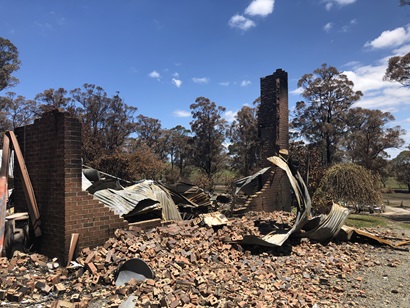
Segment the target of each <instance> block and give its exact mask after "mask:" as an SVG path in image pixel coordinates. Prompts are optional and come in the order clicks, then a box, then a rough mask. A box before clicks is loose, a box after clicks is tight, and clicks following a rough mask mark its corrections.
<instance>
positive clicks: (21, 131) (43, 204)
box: [14, 69, 291, 260]
mask: <svg viewBox="0 0 410 308" xmlns="http://www.w3.org/2000/svg"><path fill="white" fill-rule="evenodd" d="M258 125H259V139H260V142H261V150H260V155H261V159H262V162H263V164H264V166H263V167H270V166H272V164H271V163H270V162H269V161H268V160H267V158H268V157H271V156H275V155H278V153H279V150H283V149H286V150H287V149H288V143H289V142H288V82H287V73H286V72H285V71H283V70H282V69H278V70H276V72H275V73H273V74H272V75H269V76H266V77H263V78H261V104H260V108H259V114H258ZM16 135H17V139H18V142H19V144H20V145H21V150H22V153H23V155H24V157H25V162H26V166H27V169H28V171H29V173H30V178H31V181H32V185H33V191H34V192H35V196H36V198H37V203H38V205H39V211H40V213H41V220H42V221H43V223H42V226H41V228H42V236H41V237H40V238H38V243H36V244H37V245H36V246H38V248H39V249H38V250H39V252H40V253H43V254H45V255H53V256H56V257H58V258H59V259H61V260H66V258H67V255H68V254H69V250H70V244H71V237H72V235H73V234H74V233H76V234H79V235H80V236H79V240H78V246H77V249H78V250H81V249H83V248H85V247H95V246H98V245H102V244H104V242H105V241H106V240H107V239H108V238H110V237H111V236H112V234H113V233H114V231H115V230H116V229H126V228H127V227H128V222H127V221H126V220H124V219H123V218H121V217H120V216H119V215H117V214H116V213H114V212H113V211H112V210H110V208H108V207H106V206H105V205H104V204H102V203H101V202H100V201H99V200H97V199H95V198H93V195H92V194H90V193H88V192H87V191H83V190H82V161H81V124H80V122H79V120H78V119H76V118H72V117H70V116H69V114H68V113H65V112H61V111H59V110H53V111H50V112H47V113H45V114H44V115H43V116H42V117H41V118H40V119H37V120H35V122H34V124H32V125H28V126H25V127H20V128H17V129H16ZM17 167H18V166H17ZM15 174H16V177H15V196H14V198H15V204H16V207H15V211H16V212H24V211H26V208H25V204H26V203H25V196H24V191H23V190H24V189H23V187H22V186H23V180H22V178H21V176H20V174H21V173H20V172H16V173H15ZM263 176H264V177H265V178H264V179H263V181H262V182H263V183H265V184H264V185H263V188H262V190H261V191H259V192H258V193H257V195H255V196H253V197H251V198H250V200H249V202H248V204H249V209H251V210H260V211H269V212H272V211H276V210H285V211H290V200H291V198H290V184H289V180H288V179H287V176H286V174H285V172H284V171H282V170H281V169H279V168H275V167H273V169H272V171H271V172H266V173H265V174H264V175H263Z"/></svg>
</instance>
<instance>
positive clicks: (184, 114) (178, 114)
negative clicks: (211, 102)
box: [173, 110, 191, 118]
mask: <svg viewBox="0 0 410 308" xmlns="http://www.w3.org/2000/svg"><path fill="white" fill-rule="evenodd" d="M173 115H174V116H176V117H178V118H188V117H190V116H191V113H190V112H189V111H186V110H175V111H174V112H173Z"/></svg>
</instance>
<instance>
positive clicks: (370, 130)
mask: <svg viewBox="0 0 410 308" xmlns="http://www.w3.org/2000/svg"><path fill="white" fill-rule="evenodd" d="M392 121H394V116H393V115H392V114H390V113H389V112H382V111H380V110H370V109H364V108H360V107H358V108H352V109H350V110H349V112H348V115H347V119H346V123H347V126H348V131H347V132H346V135H345V138H344V139H343V141H342V144H343V147H344V149H345V151H344V154H345V156H346V157H347V158H348V159H349V160H350V161H351V162H353V163H356V164H359V165H361V166H363V167H365V168H367V169H369V170H372V171H373V172H375V173H378V174H379V175H381V176H383V175H384V176H387V175H386V174H383V170H385V169H386V166H387V161H386V159H387V158H388V157H389V155H388V154H387V152H386V150H387V149H392V148H399V147H401V146H402V145H403V144H404V140H403V139H402V138H401V136H403V135H404V134H405V131H404V130H403V129H401V127H400V126H395V127H386V125H387V124H388V123H389V122H392Z"/></svg>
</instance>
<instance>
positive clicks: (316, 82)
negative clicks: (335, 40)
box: [292, 64, 363, 165]
mask: <svg viewBox="0 0 410 308" xmlns="http://www.w3.org/2000/svg"><path fill="white" fill-rule="evenodd" d="M353 86H354V84H353V82H352V81H350V80H349V79H348V78H347V76H346V75H344V74H341V73H340V72H339V71H338V70H337V69H336V68H335V67H333V66H327V65H326V64H323V65H322V66H321V67H320V68H317V69H315V70H314V71H313V73H311V74H305V75H303V76H302V78H301V79H300V80H299V81H298V87H299V88H301V89H302V96H303V97H304V98H305V99H306V100H307V102H304V101H300V102H297V104H296V108H295V112H294V118H293V120H292V126H293V128H294V129H295V130H297V131H298V132H299V133H300V134H301V135H302V136H303V137H305V138H306V139H307V141H309V142H310V143H314V144H316V145H317V146H319V147H320V149H321V150H322V152H323V156H324V163H325V164H327V165H330V164H331V163H332V162H333V160H334V158H335V154H336V151H337V145H338V143H339V141H340V140H341V138H342V137H343V135H344V134H345V131H346V115H347V112H348V111H349V108H350V107H351V106H352V105H353V104H354V103H355V102H356V101H358V100H359V99H360V97H361V96H362V95H363V94H362V92H360V91H354V90H353Z"/></svg>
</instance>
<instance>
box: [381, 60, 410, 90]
mask: <svg viewBox="0 0 410 308" xmlns="http://www.w3.org/2000/svg"><path fill="white" fill-rule="evenodd" d="M383 80H388V81H396V82H399V83H401V84H402V85H403V86H406V87H410V52H409V53H408V54H406V55H404V56H402V57H400V56H395V57H391V58H390V59H389V63H388V65H387V69H386V72H385V74H384V77H383Z"/></svg>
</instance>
